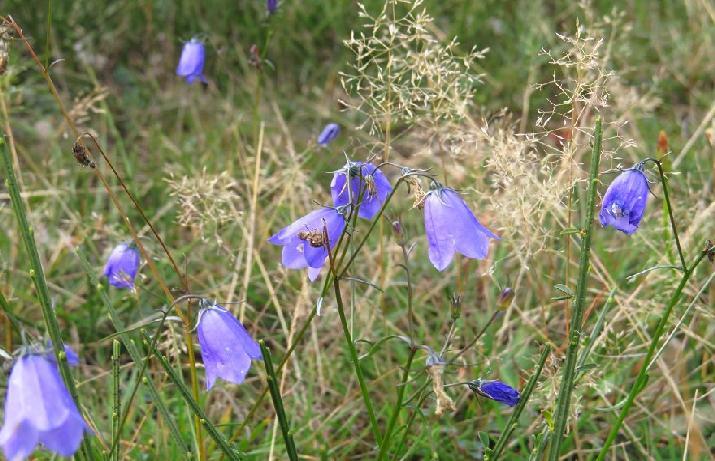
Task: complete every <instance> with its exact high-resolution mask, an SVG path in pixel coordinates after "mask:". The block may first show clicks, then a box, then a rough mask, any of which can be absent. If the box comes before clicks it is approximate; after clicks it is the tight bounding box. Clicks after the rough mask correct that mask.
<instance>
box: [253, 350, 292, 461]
mask: <svg viewBox="0 0 715 461" xmlns="http://www.w3.org/2000/svg"><path fill="white" fill-rule="evenodd" d="M258 344H259V345H260V346H261V354H262V355H263V365H264V366H265V368H266V379H267V380H268V389H269V390H270V392H271V399H273V408H274V409H275V410H276V415H277V416H278V423H279V425H280V427H281V432H282V433H283V440H284V441H285V444H286V452H288V458H290V460H291V461H298V450H296V448H295V441H294V440H293V434H292V433H291V431H290V426H289V425H288V418H287V417H286V412H285V408H284V407H283V398H282V397H281V391H280V389H279V387H278V378H277V377H276V372H275V370H274V369H273V359H272V358H271V352H270V351H269V350H268V348H267V347H266V344H265V343H264V342H263V340H260V341H259V342H258Z"/></svg>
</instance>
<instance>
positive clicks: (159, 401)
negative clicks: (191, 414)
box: [75, 247, 190, 458]
mask: <svg viewBox="0 0 715 461" xmlns="http://www.w3.org/2000/svg"><path fill="white" fill-rule="evenodd" d="M75 254H76V255H77V258H78V259H79V261H80V264H81V265H82V268H83V269H84V271H85V273H86V274H87V277H89V281H90V283H92V284H93V285H95V286H96V285H98V284H99V279H97V276H96V274H95V271H94V269H93V268H92V267H91V266H90V264H89V261H88V260H87V255H86V253H85V251H84V250H83V249H82V247H77V249H76V253H75ZM99 297H100V298H101V299H102V302H103V303H104V306H105V307H106V309H107V314H108V315H109V320H110V321H111V322H112V326H114V329H115V331H117V335H118V336H119V339H120V341H121V342H122V343H123V344H124V347H125V349H126V350H127V352H128V353H129V356H130V357H131V358H132V360H133V361H134V364H135V365H139V367H140V368H139V372H138V374H137V376H138V380H137V382H136V385H135V386H133V388H132V389H131V390H130V391H129V399H128V401H127V402H126V404H125V410H124V411H120V412H119V415H120V418H119V421H118V426H117V432H118V433H119V434H121V433H122V428H123V427H124V424H125V423H126V420H127V416H128V414H129V408H131V406H132V403H133V402H134V397H135V395H136V393H137V390H138V389H139V384H140V383H143V384H144V385H146V387H147V389H148V390H149V394H150V396H151V399H152V401H153V402H154V404H155V405H156V407H157V408H158V409H159V413H161V415H162V417H163V418H164V420H165V421H166V424H167V425H168V426H169V432H170V433H171V435H172V437H173V438H174V440H175V441H176V442H177V444H178V445H179V446H180V447H182V448H183V449H184V450H185V452H187V453H189V452H190V449H189V446H188V444H187V443H186V442H185V441H184V440H183V439H182V437H181V433H180V432H179V428H178V426H177V425H176V422H175V421H174V419H173V416H172V414H171V413H170V412H169V409H168V408H167V406H166V404H165V403H164V400H163V398H162V397H161V394H160V393H159V390H158V389H157V387H156V384H154V381H153V380H152V379H151V377H149V376H145V374H144V372H145V371H146V367H147V360H148V358H147V357H145V356H143V355H142V354H140V353H139V348H138V347H137V346H136V344H135V342H134V339H132V338H131V337H130V335H129V334H128V333H127V332H126V328H125V326H124V323H123V322H122V320H121V318H120V317H119V314H118V313H117V311H116V309H114V306H113V305H112V302H111V301H110V299H109V296H108V295H107V292H106V291H105V290H99ZM183 299H184V298H178V300H177V301H175V303H176V302H179V301H182V300H183ZM168 312H169V310H167V313H168ZM165 319H166V315H164V316H163V317H162V319H161V321H160V322H159V324H158V325H157V329H156V331H155V332H154V337H155V338H156V339H157V340H158V338H159V334H158V333H159V332H160V331H161V329H162V328H163V327H164V322H165ZM117 442H118V440H117V439H115V440H114V441H113V443H112V446H111V447H110V449H109V455H108V457H109V458H111V457H112V454H113V453H114V450H115V449H117V447H118V446H117Z"/></svg>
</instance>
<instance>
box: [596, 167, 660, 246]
mask: <svg viewBox="0 0 715 461" xmlns="http://www.w3.org/2000/svg"><path fill="white" fill-rule="evenodd" d="M649 191H650V188H649V187H648V178H646V175H645V173H643V166H642V164H638V165H636V166H635V167H633V168H631V169H628V170H625V171H623V172H622V173H621V174H620V175H618V177H617V178H616V179H614V180H613V182H612V183H611V185H610V186H608V189H606V194H605V195H604V196H603V203H602V204H601V211H600V212H599V213H598V219H599V221H600V222H601V226H603V227H608V226H611V227H613V228H614V229H618V230H619V231H621V232H623V233H625V234H627V235H631V234H633V233H634V232H635V231H637V230H638V226H639V225H640V222H641V219H643V214H644V213H645V209H646V203H647V201H648V192H649Z"/></svg>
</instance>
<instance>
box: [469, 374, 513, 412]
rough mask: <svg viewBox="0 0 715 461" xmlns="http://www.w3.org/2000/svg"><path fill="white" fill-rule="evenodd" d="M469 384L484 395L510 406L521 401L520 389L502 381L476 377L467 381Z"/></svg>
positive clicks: (473, 389) (474, 390)
mask: <svg viewBox="0 0 715 461" xmlns="http://www.w3.org/2000/svg"><path fill="white" fill-rule="evenodd" d="M467 386H469V388H470V389H471V390H472V391H473V392H476V393H477V394H479V395H481V396H482V397H486V398H488V399H492V400H494V401H496V402H499V403H503V404H504V405H508V406H510V407H513V406H514V405H516V404H517V403H519V397H520V396H519V391H517V390H516V389H514V388H513V387H511V386H509V385H508V384H504V383H503V382H501V381H496V380H481V379H476V380H474V381H470V382H469V383H467Z"/></svg>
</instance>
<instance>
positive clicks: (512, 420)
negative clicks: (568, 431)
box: [484, 346, 551, 461]
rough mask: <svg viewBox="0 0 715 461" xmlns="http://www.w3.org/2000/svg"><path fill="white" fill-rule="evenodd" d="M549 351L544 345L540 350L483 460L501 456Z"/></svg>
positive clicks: (495, 458) (549, 348)
mask: <svg viewBox="0 0 715 461" xmlns="http://www.w3.org/2000/svg"><path fill="white" fill-rule="evenodd" d="M550 353H551V347H549V346H545V347H544V350H543V351H542V352H541V357H539V361H538V363H537V364H536V370H535V371H534V374H533V375H531V378H530V379H529V382H528V383H527V384H526V387H525V388H524V391H523V392H522V393H521V396H520V397H519V403H518V404H517V405H516V408H514V411H512V413H511V416H510V417H509V421H507V423H506V426H504V429H503V430H502V433H501V435H500V436H499V439H498V440H497V443H496V445H494V448H493V449H492V450H491V451H489V452H488V453H487V456H486V457H485V458H484V459H485V460H487V461H489V460H497V459H499V456H501V452H502V451H503V450H504V447H506V442H507V441H508V440H509V437H510V436H511V434H512V432H514V429H516V425H517V423H518V422H519V416H521V412H522V411H524V408H526V403H527V402H528V401H529V397H530V396H531V392H532V391H533V390H534V387H535V386H536V382H537V381H538V380H539V376H541V370H543V368H544V364H545V363H546V358H547V357H548V356H549V354H550Z"/></svg>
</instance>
